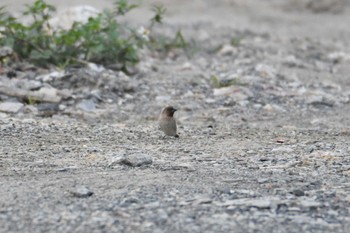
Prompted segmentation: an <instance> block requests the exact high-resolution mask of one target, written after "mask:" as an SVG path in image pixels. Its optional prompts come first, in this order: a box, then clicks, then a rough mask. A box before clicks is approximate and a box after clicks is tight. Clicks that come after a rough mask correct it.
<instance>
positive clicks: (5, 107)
mask: <svg viewBox="0 0 350 233" xmlns="http://www.w3.org/2000/svg"><path fill="white" fill-rule="evenodd" d="M22 107H23V104H22V103H16V102H3V103H0V112H6V113H17V112H19V111H20V110H21V109H22Z"/></svg>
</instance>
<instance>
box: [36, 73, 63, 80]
mask: <svg viewBox="0 0 350 233" xmlns="http://www.w3.org/2000/svg"><path fill="white" fill-rule="evenodd" d="M63 76H65V73H64V71H54V72H51V73H49V74H43V75H40V76H38V77H36V80H39V81H43V82H51V81H52V80H54V79H57V78H62V77H63Z"/></svg>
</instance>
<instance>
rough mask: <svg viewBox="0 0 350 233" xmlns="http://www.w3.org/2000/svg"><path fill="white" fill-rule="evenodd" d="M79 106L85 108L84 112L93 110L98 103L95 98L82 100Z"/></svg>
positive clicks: (81, 108)
mask: <svg viewBox="0 0 350 233" xmlns="http://www.w3.org/2000/svg"><path fill="white" fill-rule="evenodd" d="M77 108H79V109H80V110H83V111H84V112H93V111H94V110H95V109H96V104H95V102H94V101H93V100H91V99H89V100H82V101H81V102H80V103H78V104H77Z"/></svg>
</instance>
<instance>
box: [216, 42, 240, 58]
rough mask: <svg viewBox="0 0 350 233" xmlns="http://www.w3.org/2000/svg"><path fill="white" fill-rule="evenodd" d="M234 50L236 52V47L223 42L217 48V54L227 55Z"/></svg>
mask: <svg viewBox="0 0 350 233" xmlns="http://www.w3.org/2000/svg"><path fill="white" fill-rule="evenodd" d="M235 52H237V48H235V47H233V46H232V45H229V44H225V45H223V46H222V48H221V49H220V50H219V52H218V54H219V55H221V56H227V55H232V54H234V53H235Z"/></svg>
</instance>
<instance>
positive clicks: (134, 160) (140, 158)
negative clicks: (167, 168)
mask: <svg viewBox="0 0 350 233" xmlns="http://www.w3.org/2000/svg"><path fill="white" fill-rule="evenodd" d="M152 162H153V159H152V157H151V156H150V155H148V154H143V153H137V154H127V155H124V156H123V157H122V158H121V159H120V160H119V163H120V164H124V165H128V166H131V167H140V166H145V165H150V164H152Z"/></svg>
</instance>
